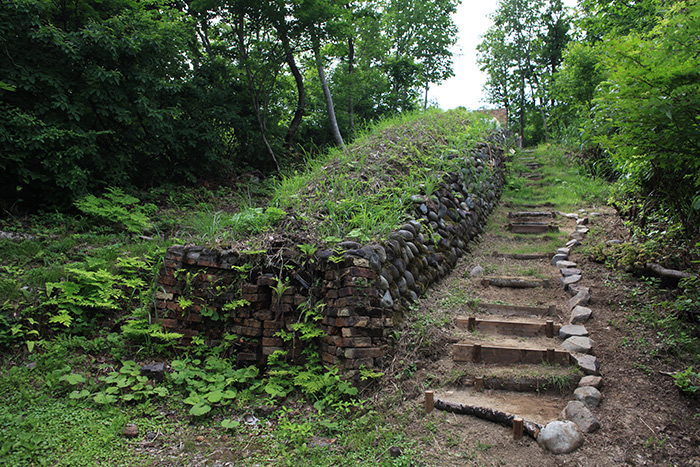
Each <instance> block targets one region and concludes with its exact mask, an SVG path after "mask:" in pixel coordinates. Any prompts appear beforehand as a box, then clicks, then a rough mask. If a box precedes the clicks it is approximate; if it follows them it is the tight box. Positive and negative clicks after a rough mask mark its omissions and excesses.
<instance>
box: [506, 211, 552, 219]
mask: <svg viewBox="0 0 700 467" xmlns="http://www.w3.org/2000/svg"><path fill="white" fill-rule="evenodd" d="M508 217H511V218H513V217H557V213H556V212H554V211H516V212H513V211H508Z"/></svg>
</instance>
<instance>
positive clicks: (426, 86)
mask: <svg viewBox="0 0 700 467" xmlns="http://www.w3.org/2000/svg"><path fill="white" fill-rule="evenodd" d="M429 86H430V83H428V82H427V81H426V82H425V97H424V98H423V111H426V110H427V109H428V88H429Z"/></svg>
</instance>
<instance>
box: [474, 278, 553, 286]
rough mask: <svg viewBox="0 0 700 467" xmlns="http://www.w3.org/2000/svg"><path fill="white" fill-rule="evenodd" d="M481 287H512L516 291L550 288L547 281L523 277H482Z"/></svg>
mask: <svg viewBox="0 0 700 467" xmlns="http://www.w3.org/2000/svg"><path fill="white" fill-rule="evenodd" d="M481 285H483V286H484V287H488V286H491V285H492V286H496V287H512V288H517V289H525V288H531V287H545V288H548V287H549V286H550V283H549V279H529V278H524V277H484V278H483V279H481Z"/></svg>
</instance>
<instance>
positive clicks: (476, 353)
mask: <svg viewBox="0 0 700 467" xmlns="http://www.w3.org/2000/svg"><path fill="white" fill-rule="evenodd" d="M480 361H481V345H479V344H474V347H472V362H474V363H479V362H480Z"/></svg>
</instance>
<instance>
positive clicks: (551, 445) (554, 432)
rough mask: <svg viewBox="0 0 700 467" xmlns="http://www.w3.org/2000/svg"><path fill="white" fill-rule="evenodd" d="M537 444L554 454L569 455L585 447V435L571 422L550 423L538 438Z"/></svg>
mask: <svg viewBox="0 0 700 467" xmlns="http://www.w3.org/2000/svg"><path fill="white" fill-rule="evenodd" d="M537 442H538V443H539V444H540V446H542V447H543V448H545V449H546V450H548V451H549V452H551V453H554V454H567V453H569V452H572V451H575V450H576V449H578V448H580V447H581V446H582V445H583V433H582V432H581V429H580V428H579V427H578V425H576V424H575V423H574V422H572V421H570V420H565V421H556V422H550V423H548V424H547V425H546V426H545V427H544V428H542V431H540V434H539V435H538V436H537Z"/></svg>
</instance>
